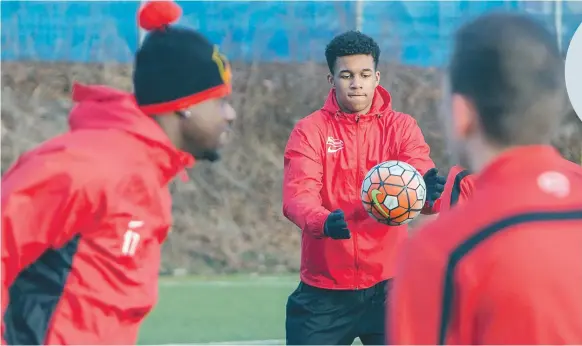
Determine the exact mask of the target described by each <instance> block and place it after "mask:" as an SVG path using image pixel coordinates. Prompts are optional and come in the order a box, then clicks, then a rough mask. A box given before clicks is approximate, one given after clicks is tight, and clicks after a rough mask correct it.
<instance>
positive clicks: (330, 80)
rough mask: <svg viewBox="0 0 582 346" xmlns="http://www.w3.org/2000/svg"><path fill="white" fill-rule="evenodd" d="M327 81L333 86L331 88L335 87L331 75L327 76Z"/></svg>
mask: <svg viewBox="0 0 582 346" xmlns="http://www.w3.org/2000/svg"><path fill="white" fill-rule="evenodd" d="M327 81H328V82H329V84H331V86H335V85H334V82H333V75H332V74H331V73H328V74H327Z"/></svg>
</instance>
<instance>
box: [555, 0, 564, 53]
mask: <svg viewBox="0 0 582 346" xmlns="http://www.w3.org/2000/svg"><path fill="white" fill-rule="evenodd" d="M554 6H555V7H554V27H555V28H556V38H557V39H558V48H559V49H560V53H562V52H563V51H562V39H563V18H562V17H563V2H562V0H554Z"/></svg>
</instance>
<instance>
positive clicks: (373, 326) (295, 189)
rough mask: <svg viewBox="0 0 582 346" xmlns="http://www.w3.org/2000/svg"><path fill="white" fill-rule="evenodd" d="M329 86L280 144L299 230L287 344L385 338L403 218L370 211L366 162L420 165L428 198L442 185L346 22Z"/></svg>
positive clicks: (362, 39)
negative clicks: (364, 191) (392, 220)
mask: <svg viewBox="0 0 582 346" xmlns="http://www.w3.org/2000/svg"><path fill="white" fill-rule="evenodd" d="M325 56H326V59H327V63H328V66H329V71H330V73H329V76H328V81H329V82H330V84H331V86H332V88H331V90H330V92H329V95H328V98H327V101H326V102H325V104H324V105H323V107H322V108H321V109H320V110H318V111H316V112H314V113H312V114H311V115H309V116H307V117H305V118H303V119H302V120H301V121H299V122H298V123H297V125H296V126H295V128H294V129H293V131H292V132H291V135H290V137H289V141H288V142H287V147H286V149H285V160H284V162H285V170H284V181H283V213H284V214H285V216H286V217H287V218H288V219H289V220H291V221H292V222H294V223H295V224H296V225H297V226H298V227H300V228H301V230H302V232H303V233H302V249H301V283H300V284H299V286H298V287H297V289H296V290H295V291H294V292H293V293H292V294H291V295H290V296H289V299H288V300H287V311H286V313H287V318H286V335H287V340H286V341H287V344H290V345H298V344H301V345H324V344H325V345H343V344H351V343H352V342H353V341H354V339H355V338H357V337H359V338H360V340H361V341H362V342H363V343H364V344H372V345H377V344H381V343H383V342H384V339H385V337H384V317H385V311H384V310H385V309H384V306H385V297H386V292H387V291H388V290H389V289H390V286H391V279H392V277H393V275H394V265H395V258H396V255H397V252H398V250H399V248H400V245H401V244H402V242H403V241H404V239H405V238H406V237H407V226H406V225H403V226H398V227H389V226H386V225H383V224H381V223H379V222H377V221H375V220H374V219H372V218H371V217H370V216H369V215H368V213H367V212H366V210H365V209H364V207H363V206H362V202H361V198H360V188H361V185H362V182H363V181H364V177H365V175H366V173H367V172H368V170H369V169H370V168H372V167H373V166H375V165H376V164H378V163H381V162H384V161H388V160H401V161H404V162H406V163H409V164H410V165H412V166H413V167H415V168H416V169H417V170H418V171H419V172H421V173H422V174H424V178H425V182H426V186H427V204H426V206H425V208H424V210H423V213H428V214H431V213H432V212H433V209H432V207H433V203H434V201H435V200H437V199H438V198H439V197H440V195H441V193H442V191H443V188H444V183H445V181H444V179H445V178H444V177H440V176H438V175H437V170H436V169H435V168H434V163H433V161H432V160H431V158H430V156H429V153H430V148H429V146H428V145H427V144H426V142H425V140H424V136H423V135H422V132H421V130H420V128H419V126H418V124H417V123H416V121H415V120H414V118H412V117H411V116H410V115H408V114H404V113H401V112H397V111H395V110H393V109H392V104H391V96H390V94H389V93H388V91H387V90H386V89H384V88H383V87H382V86H380V72H379V71H378V69H377V67H378V59H379V57H380V49H379V47H378V45H377V44H376V42H374V40H373V39H372V38H370V37H368V36H366V35H364V34H362V33H360V32H357V31H349V32H346V33H343V34H341V35H339V36H337V37H335V38H334V39H333V40H332V41H331V42H330V43H329V45H328V46H327V48H326V51H325Z"/></svg>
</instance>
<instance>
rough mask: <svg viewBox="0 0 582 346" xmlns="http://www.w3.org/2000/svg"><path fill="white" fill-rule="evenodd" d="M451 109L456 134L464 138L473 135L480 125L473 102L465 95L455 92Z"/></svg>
mask: <svg viewBox="0 0 582 346" xmlns="http://www.w3.org/2000/svg"><path fill="white" fill-rule="evenodd" d="M451 110H452V113H453V114H452V115H453V131H454V134H455V136H457V138H460V139H463V140H466V139H467V138H469V137H471V135H472V134H473V133H475V131H477V128H478V127H479V119H478V116H477V112H476V110H475V106H474V105H473V103H472V102H471V101H470V100H469V99H468V98H467V97H465V96H463V95H459V94H453V96H452V109H451Z"/></svg>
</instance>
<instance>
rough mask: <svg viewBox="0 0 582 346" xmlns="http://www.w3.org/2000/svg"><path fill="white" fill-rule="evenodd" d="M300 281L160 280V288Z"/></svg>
mask: <svg viewBox="0 0 582 346" xmlns="http://www.w3.org/2000/svg"><path fill="white" fill-rule="evenodd" d="M298 283H299V281H291V280H280V281H270V280H269V281H261V280H257V281H254V280H249V281H197V280H160V282H159V285H160V286H164V287H166V286H188V287H196V286H198V287H292V286H294V285H297V284H298Z"/></svg>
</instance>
